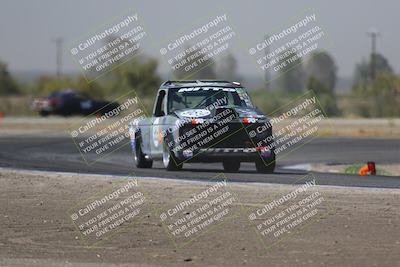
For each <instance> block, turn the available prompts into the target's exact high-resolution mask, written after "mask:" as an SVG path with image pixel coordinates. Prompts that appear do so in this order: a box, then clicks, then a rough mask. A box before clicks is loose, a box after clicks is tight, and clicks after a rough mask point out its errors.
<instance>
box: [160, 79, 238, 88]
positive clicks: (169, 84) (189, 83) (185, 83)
mask: <svg viewBox="0 0 400 267" xmlns="http://www.w3.org/2000/svg"><path fill="white" fill-rule="evenodd" d="M194 86H196V87H202V86H217V87H234V88H237V87H242V85H241V84H240V83H238V82H228V81H221V80H181V81H170V80H168V81H166V82H164V83H163V84H162V85H161V87H160V89H173V88H182V87H194Z"/></svg>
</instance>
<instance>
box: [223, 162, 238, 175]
mask: <svg viewBox="0 0 400 267" xmlns="http://www.w3.org/2000/svg"><path fill="white" fill-rule="evenodd" d="M222 166H224V170H225V171H226V172H238V171H239V169H240V161H236V160H226V161H223V162H222Z"/></svg>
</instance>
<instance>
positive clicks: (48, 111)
mask: <svg viewBox="0 0 400 267" xmlns="http://www.w3.org/2000/svg"><path fill="white" fill-rule="evenodd" d="M118 106H119V104H118V103H114V102H108V101H102V100H94V99H91V98H90V97H89V96H88V95H86V94H85V93H82V92H79V91H76V90H73V89H64V90H60V91H55V92H52V93H50V94H49V96H47V97H43V98H37V99H35V100H34V101H33V103H32V108H33V109H35V110H38V111H39V114H40V115H41V116H43V117H45V116H48V115H62V116H71V115H85V116H86V115H89V114H92V113H96V112H97V111H98V112H99V113H100V114H99V115H103V114H104V113H107V112H108V111H111V110H113V109H115V108H117V107H118Z"/></svg>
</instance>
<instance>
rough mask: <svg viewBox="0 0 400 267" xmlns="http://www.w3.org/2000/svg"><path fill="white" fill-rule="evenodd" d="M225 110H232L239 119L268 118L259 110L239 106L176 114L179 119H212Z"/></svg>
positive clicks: (179, 111)
mask: <svg viewBox="0 0 400 267" xmlns="http://www.w3.org/2000/svg"><path fill="white" fill-rule="evenodd" d="M225 109H231V110H232V111H233V112H234V113H235V114H237V117H238V118H255V119H259V120H263V119H266V116H265V115H264V114H263V113H262V112H261V111H259V110H257V109H255V108H249V107H237V106H223V107H218V108H216V109H212V110H208V109H202V108H195V109H192V108H188V109H181V110H176V111H175V112H174V113H175V115H176V116H177V117H178V118H179V119H198V118H202V119H211V118H212V117H213V116H214V115H215V114H216V113H218V112H221V111H223V110H225Z"/></svg>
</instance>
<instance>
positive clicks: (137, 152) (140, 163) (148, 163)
mask: <svg viewBox="0 0 400 267" xmlns="http://www.w3.org/2000/svg"><path fill="white" fill-rule="evenodd" d="M133 158H134V161H135V166H136V167H137V168H151V167H152V166H153V160H151V159H146V156H145V154H144V153H143V152H142V138H141V136H140V134H139V135H138V136H137V137H136V139H135V149H134V152H133Z"/></svg>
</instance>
